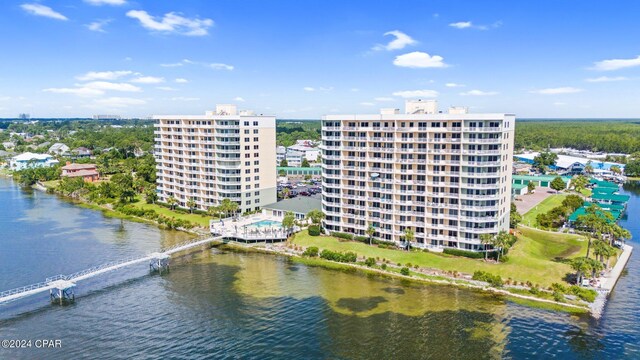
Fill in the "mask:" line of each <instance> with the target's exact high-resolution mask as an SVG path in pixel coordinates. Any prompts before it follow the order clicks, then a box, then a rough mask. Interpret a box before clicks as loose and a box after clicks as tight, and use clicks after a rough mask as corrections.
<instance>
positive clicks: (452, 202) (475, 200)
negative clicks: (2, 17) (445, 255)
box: [322, 100, 515, 250]
mask: <svg viewBox="0 0 640 360" xmlns="http://www.w3.org/2000/svg"><path fill="white" fill-rule="evenodd" d="M514 127H515V115H512V114H470V113H468V111H467V109H466V108H460V107H454V108H450V109H449V111H448V112H447V113H443V112H439V111H438V107H437V102H436V101H421V100H416V101H407V102H406V110H405V113H404V114H402V113H400V111H399V110H398V109H382V110H381V112H380V114H375V115H327V116H324V117H323V119H322V167H323V170H322V175H323V183H322V185H323V190H322V207H323V210H324V212H325V214H326V219H325V227H326V228H327V229H328V230H329V231H335V232H348V233H354V234H358V235H363V236H366V232H365V231H366V229H367V228H368V227H369V225H372V226H373V227H374V228H375V230H376V232H375V235H374V237H375V238H378V239H380V240H386V241H395V242H400V241H403V240H404V234H405V229H406V228H411V229H413V231H414V233H415V239H414V240H413V241H414V243H417V245H418V246H423V247H452V248H459V249H466V250H482V249H483V245H482V244H481V242H480V235H482V234H487V233H488V234H496V233H498V232H499V231H500V230H508V228H509V211H510V200H511V169H512V159H513V139H514Z"/></svg>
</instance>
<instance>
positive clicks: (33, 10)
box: [20, 4, 69, 21]
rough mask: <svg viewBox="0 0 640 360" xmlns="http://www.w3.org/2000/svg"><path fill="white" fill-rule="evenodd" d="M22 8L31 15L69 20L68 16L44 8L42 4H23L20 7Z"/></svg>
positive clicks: (46, 7)
mask: <svg viewBox="0 0 640 360" xmlns="http://www.w3.org/2000/svg"><path fill="white" fill-rule="evenodd" d="M20 7H21V8H22V10H24V11H26V12H27V13H29V14H31V15H35V16H44V17H48V18H51V19H56V20H65V21H66V20H69V18H67V17H66V16H64V15H62V14H60V13H59V12H57V11H55V10H53V9H52V8H50V7H48V6H44V5H41V4H22V5H20Z"/></svg>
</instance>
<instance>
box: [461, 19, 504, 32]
mask: <svg viewBox="0 0 640 360" xmlns="http://www.w3.org/2000/svg"><path fill="white" fill-rule="evenodd" d="M449 26H451V27H454V28H456V29H478V30H489V28H498V27H500V26H502V21H500V20H498V21H496V22H494V23H493V24H491V25H474V24H473V22H471V21H458V22H454V23H451V24H449Z"/></svg>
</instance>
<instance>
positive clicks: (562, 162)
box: [514, 151, 625, 173]
mask: <svg viewBox="0 0 640 360" xmlns="http://www.w3.org/2000/svg"><path fill="white" fill-rule="evenodd" d="M539 154H540V153H539V152H536V151H534V152H528V153H524V154H516V155H514V157H515V158H516V160H518V161H523V162H526V163H529V164H533V159H534V158H535V157H536V156H538V155H539ZM587 164H591V166H592V167H593V169H594V170H611V167H612V166H614V165H615V166H618V167H619V168H620V169H621V170H623V171H624V167H625V165H624V164H619V163H614V162H608V161H600V160H595V159H587V158H582V157H576V156H568V155H558V160H557V161H556V164H555V166H550V168H551V169H552V170H559V171H568V172H572V173H581V172H582V171H584V168H585V166H587Z"/></svg>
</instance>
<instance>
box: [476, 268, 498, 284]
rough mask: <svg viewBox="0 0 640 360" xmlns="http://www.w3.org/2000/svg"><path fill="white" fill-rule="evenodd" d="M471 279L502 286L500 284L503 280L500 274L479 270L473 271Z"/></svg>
mask: <svg viewBox="0 0 640 360" xmlns="http://www.w3.org/2000/svg"><path fill="white" fill-rule="evenodd" d="M472 279H473V280H478V281H484V282H487V283H489V285H491V286H494V287H502V285H504V282H503V281H502V278H501V277H500V275H493V274H490V273H488V272H484V271H480V270H478V271H476V272H474V273H473V277H472Z"/></svg>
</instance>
